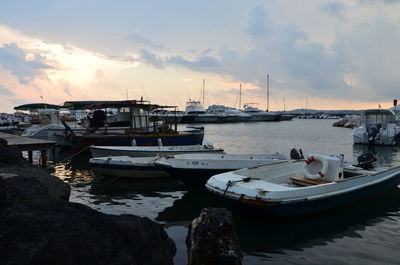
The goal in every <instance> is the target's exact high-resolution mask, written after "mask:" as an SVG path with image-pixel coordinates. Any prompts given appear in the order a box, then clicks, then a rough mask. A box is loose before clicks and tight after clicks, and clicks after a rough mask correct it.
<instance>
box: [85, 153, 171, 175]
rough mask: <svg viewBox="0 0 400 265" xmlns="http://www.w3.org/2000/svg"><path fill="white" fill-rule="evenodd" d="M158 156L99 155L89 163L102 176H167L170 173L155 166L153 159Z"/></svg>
mask: <svg viewBox="0 0 400 265" xmlns="http://www.w3.org/2000/svg"><path fill="white" fill-rule="evenodd" d="M157 159H158V157H136V158H133V157H128V156H116V157H99V158H91V159H90V161H89V163H90V164H91V165H92V166H93V168H94V171H95V172H96V173H99V174H102V175H104V176H111V177H122V178H136V179H154V178H169V177H170V175H169V174H168V173H167V172H165V171H163V170H160V169H158V168H156V167H155V165H154V161H156V160H157Z"/></svg>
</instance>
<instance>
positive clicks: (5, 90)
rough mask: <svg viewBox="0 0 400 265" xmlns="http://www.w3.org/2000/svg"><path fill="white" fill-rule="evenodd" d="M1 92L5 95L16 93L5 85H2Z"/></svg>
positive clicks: (0, 86)
mask: <svg viewBox="0 0 400 265" xmlns="http://www.w3.org/2000/svg"><path fill="white" fill-rule="evenodd" d="M0 94H2V95H3V96H14V93H13V92H11V91H10V90H9V89H8V88H6V87H5V86H3V85H0Z"/></svg>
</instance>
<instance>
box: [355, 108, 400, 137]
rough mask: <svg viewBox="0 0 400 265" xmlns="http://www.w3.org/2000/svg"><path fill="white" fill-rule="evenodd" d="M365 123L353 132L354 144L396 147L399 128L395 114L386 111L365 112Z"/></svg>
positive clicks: (399, 134)
mask: <svg viewBox="0 0 400 265" xmlns="http://www.w3.org/2000/svg"><path fill="white" fill-rule="evenodd" d="M364 115H365V122H364V124H363V125H362V126H360V127H357V128H355V129H354V131H353V140H354V143H355V144H376V145H398V144H400V142H399V141H400V127H399V126H398V125H397V124H396V119H395V117H396V116H395V114H394V112H393V111H391V110H388V109H370V110H366V111H365V113H364Z"/></svg>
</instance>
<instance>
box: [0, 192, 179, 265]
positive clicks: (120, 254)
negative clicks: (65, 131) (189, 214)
mask: <svg viewBox="0 0 400 265" xmlns="http://www.w3.org/2000/svg"><path fill="white" fill-rule="evenodd" d="M175 252H176V248H175V244H174V242H173V241H172V240H171V239H170V238H169V237H168V235H167V234H166V232H165V231H164V229H163V228H162V226H161V225H158V224H156V223H154V222H152V221H151V220H149V219H147V218H141V217H137V216H133V215H120V216H116V215H107V214H103V213H100V212H97V211H95V210H93V209H91V208H89V207H87V206H84V205H81V204H77V203H68V202H66V201H63V200H60V199H54V198H53V197H49V198H43V199H36V200H32V201H28V202H25V203H20V204H18V205H16V206H13V207H10V208H8V209H6V210H5V211H4V212H3V213H2V215H1V218H0V264H19V265H25V264H26V265H28V264H29V265H31V264H47V265H52V264H57V265H71V264H74V265H83V264H85V265H86V264H96V265H102V264H104V265H114V264H115V265H124V264H129V265H132V264H149V265H150V264H167V265H168V264H173V256H174V255H175Z"/></svg>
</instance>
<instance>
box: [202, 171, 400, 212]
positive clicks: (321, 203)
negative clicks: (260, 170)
mask: <svg viewBox="0 0 400 265" xmlns="http://www.w3.org/2000/svg"><path fill="white" fill-rule="evenodd" d="M399 184H400V173H397V174H396V175H395V176H393V177H391V178H388V179H386V180H383V181H381V182H379V183H376V184H373V185H368V186H365V187H362V188H359V189H356V190H352V191H351V192H346V193H342V194H338V195H334V196H328V197H324V198H321V199H313V200H308V199H307V198H306V199H304V200H299V201H293V202H283V201H264V200H261V199H246V198H244V197H243V196H241V197H240V198H238V199H237V198H231V197H228V196H226V197H225V198H227V199H231V200H234V201H235V202H237V203H239V204H240V205H242V206H246V207H248V208H253V209H256V210H258V211H266V212H269V213H273V214H276V215H280V216H298V215H306V214H312V213H316V212H321V211H326V210H329V209H334V208H339V207H344V206H347V205H349V204H353V203H357V202H360V201H363V200H366V199H368V198H370V197H373V196H376V195H380V194H383V193H384V192H385V191H388V190H391V189H398V187H397V185H399ZM209 190H211V191H213V190H212V189H209Z"/></svg>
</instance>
